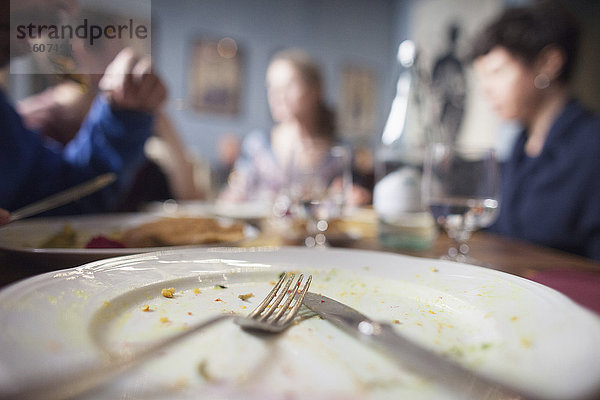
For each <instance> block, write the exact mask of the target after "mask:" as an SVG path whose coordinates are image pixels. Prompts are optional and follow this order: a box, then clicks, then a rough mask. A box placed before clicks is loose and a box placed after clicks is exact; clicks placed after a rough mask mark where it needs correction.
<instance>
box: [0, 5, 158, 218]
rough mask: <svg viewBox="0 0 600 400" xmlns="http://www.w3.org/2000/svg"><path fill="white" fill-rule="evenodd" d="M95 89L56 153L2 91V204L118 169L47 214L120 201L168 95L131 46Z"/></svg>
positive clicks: (10, 205) (3, 45)
mask: <svg viewBox="0 0 600 400" xmlns="http://www.w3.org/2000/svg"><path fill="white" fill-rule="evenodd" d="M35 1H36V0H25V1H23V2H21V3H19V6H22V7H25V6H32V5H34V3H35ZM62 2H64V3H70V2H69V1H66V0H64V1H62ZM7 3H8V1H4V0H2V2H1V5H2V11H3V12H2V13H1V14H2V16H1V17H0V18H1V19H2V21H0V25H2V26H6V25H7V24H8V22H9V21H8V18H9V15H10V14H9V12H8V9H5V8H6V7H7ZM28 3H30V4H28ZM49 3H52V1H50V2H47V3H44V5H46V6H48V4H49ZM58 3H61V2H58ZM58 3H57V4H58ZM36 4H37V3H36ZM61 4H62V3H61ZM55 6H56V5H55ZM50 10H52V8H50ZM9 42H10V37H9V31H8V30H6V29H0V49H2V50H3V51H2V52H0V64H1V65H0V66H4V65H6V64H7V63H8V62H9V53H8V52H7V51H5V50H6V49H7V48H8V43H9ZM100 87H101V89H102V90H103V94H101V95H99V96H98V97H97V98H96V99H95V101H94V103H93V105H92V107H91V109H90V111H89V113H88V115H87V117H86V119H85V121H84V122H83V124H82V126H81V129H80V131H79V132H78V134H77V136H76V137H75V138H74V139H73V140H72V141H71V142H69V144H68V145H66V146H65V147H64V149H61V150H56V149H55V148H51V147H48V146H47V143H46V142H45V141H44V140H43V138H42V137H41V136H40V135H39V134H38V133H36V132H32V131H30V130H28V129H26V128H25V127H24V126H23V122H22V120H21V118H20V116H19V115H18V113H17V112H16V111H15V109H14V107H13V106H12V104H11V103H10V102H9V100H8V99H7V97H6V95H5V94H4V93H3V92H2V91H1V90H0V187H1V188H2V189H0V209H4V210H8V211H14V210H16V209H18V208H20V207H23V206H25V205H27V204H29V203H32V202H34V201H37V200H40V199H42V198H44V197H46V196H49V195H51V194H54V193H56V192H59V191H61V190H64V189H66V188H68V187H71V186H74V185H76V184H79V183H81V182H84V181H86V180H89V179H91V178H93V177H95V176H98V175H100V174H103V173H105V172H114V173H116V174H117V181H116V182H115V183H114V184H112V185H110V186H109V187H107V188H105V189H104V190H102V191H100V192H98V193H96V194H94V195H90V196H88V197H86V198H83V199H81V200H79V201H77V202H75V203H72V204H69V205H66V206H63V207H60V208H58V209H56V210H53V211H52V212H50V213H49V214H74V213H89V212H105V211H110V210H111V208H112V207H113V206H114V205H115V204H116V203H117V201H118V200H119V194H120V193H122V191H123V189H124V188H126V187H127V185H128V184H129V183H130V181H131V179H132V176H133V173H134V172H135V171H136V169H137V167H138V166H139V165H140V163H141V162H142V161H143V160H144V152H143V146H144V143H145V141H146V139H147V138H148V137H149V136H150V135H151V133H152V115H153V113H154V112H155V111H157V110H158V108H159V107H160V105H161V104H162V103H163V101H164V100H165V98H166V88H165V86H164V85H163V83H162V82H161V80H160V79H159V78H158V76H157V75H155V74H154V73H152V72H151V69H150V62H149V59H148V58H141V59H138V57H137V56H136V54H135V53H134V52H133V51H132V50H131V49H124V50H123V51H121V52H120V53H119V54H118V55H117V57H116V58H115V59H114V61H113V62H112V63H111V64H110V65H109V66H108V67H107V69H106V71H105V74H104V77H103V78H102V80H101V82H100ZM0 214H2V215H5V211H2V212H1V213H0ZM2 220H3V221H6V217H3V218H2Z"/></svg>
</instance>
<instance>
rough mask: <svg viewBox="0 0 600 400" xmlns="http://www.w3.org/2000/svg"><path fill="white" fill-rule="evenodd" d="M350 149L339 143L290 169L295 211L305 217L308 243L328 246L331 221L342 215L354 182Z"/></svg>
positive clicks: (305, 242) (290, 192) (301, 217)
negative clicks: (327, 235) (327, 233)
mask: <svg viewBox="0 0 600 400" xmlns="http://www.w3.org/2000/svg"><path fill="white" fill-rule="evenodd" d="M350 158H351V157H350V150H349V148H348V147H347V146H343V145H336V146H332V147H331V148H329V149H326V150H323V151H321V152H319V153H316V154H315V157H313V159H312V160H309V162H303V163H300V162H297V163H295V164H294V167H293V168H291V170H290V171H289V172H288V175H289V194H290V200H291V202H292V206H291V209H292V213H293V214H294V215H295V216H296V217H299V218H300V219H303V220H305V221H306V232H305V233H306V235H307V236H306V237H305V239H304V244H305V245H306V246H307V247H326V246H327V238H326V232H327V229H328V228H329V221H331V220H332V219H334V218H338V217H340V216H341V215H342V213H343V210H344V207H345V204H346V198H347V197H348V193H349V190H351V185H352V174H351V166H350V165H351V161H350Z"/></svg>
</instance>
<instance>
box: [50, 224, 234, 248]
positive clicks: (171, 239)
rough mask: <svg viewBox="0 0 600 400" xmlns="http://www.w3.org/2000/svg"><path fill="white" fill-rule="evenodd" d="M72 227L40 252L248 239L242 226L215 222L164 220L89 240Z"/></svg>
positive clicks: (63, 230) (194, 243) (55, 235)
mask: <svg viewBox="0 0 600 400" xmlns="http://www.w3.org/2000/svg"><path fill="white" fill-rule="evenodd" d="M88 237H89V236H86V233H85V232H79V231H77V230H76V229H74V228H73V227H72V226H71V225H69V224H64V225H63V226H62V228H61V229H60V231H58V232H56V233H55V234H53V235H52V236H50V237H49V238H47V239H45V240H44V241H43V242H42V243H41V244H40V245H39V247H40V248H88V249H102V248H109V249H114V248H140V247H163V246H185V245H196V244H209V243H223V242H237V241H240V240H243V239H244V237H245V236H244V225H243V224H242V223H227V222H222V221H219V220H217V219H213V218H201V217H180V218H162V219H159V220H157V221H152V222H147V223H144V224H141V225H137V226H134V227H132V228H129V229H126V230H123V231H119V232H112V233H109V234H95V235H94V236H93V237H91V239H87V238H88Z"/></svg>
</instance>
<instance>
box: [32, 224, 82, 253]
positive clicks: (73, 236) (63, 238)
mask: <svg viewBox="0 0 600 400" xmlns="http://www.w3.org/2000/svg"><path fill="white" fill-rule="evenodd" d="M40 247H41V248H44V249H55V248H72V247H77V231H76V230H75V229H73V227H72V226H71V225H69V224H64V225H63V226H62V228H61V229H60V231H58V232H57V233H55V234H54V235H52V236H50V237H49V238H48V239H46V240H45V241H44V242H43V243H42V244H41V245H40Z"/></svg>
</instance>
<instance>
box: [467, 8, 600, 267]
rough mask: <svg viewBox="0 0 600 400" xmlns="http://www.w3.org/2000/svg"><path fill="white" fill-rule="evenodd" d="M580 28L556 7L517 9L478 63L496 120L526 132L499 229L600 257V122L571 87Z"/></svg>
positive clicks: (484, 42) (494, 26)
mask: <svg viewBox="0 0 600 400" xmlns="http://www.w3.org/2000/svg"><path fill="white" fill-rule="evenodd" d="M578 37H579V27H578V25H577V23H576V22H575V20H574V19H573V17H572V16H571V15H570V14H569V13H568V12H567V11H566V10H564V9H563V8H562V7H560V6H559V5H558V4H557V3H556V2H550V1H543V2H537V3H534V4H533V5H531V6H525V7H516V8H509V9H507V10H505V11H504V12H503V13H502V15H500V16H499V17H498V18H497V19H496V20H494V21H493V22H491V23H490V24H489V25H488V26H487V27H486V28H485V29H484V30H483V32H482V33H481V34H480V35H478V36H477V38H476V40H475V42H474V45H473V53H472V57H473V60H474V67H475V71H476V73H477V74H478V75H479V77H480V79H481V84H482V88H483V90H484V91H485V93H486V95H487V96H488V97H489V99H490V101H491V105H492V107H493V108H494V110H495V111H496V113H497V114H498V115H499V116H500V117H501V118H502V119H505V120H515V121H518V122H519V123H520V125H521V126H522V132H521V134H520V136H519V137H518V139H517V140H516V142H515V144H514V148H513V151H512V154H511V156H510V158H509V159H508V160H507V162H506V163H505V165H503V167H502V192H501V210H500V213H499V216H498V219H497V221H496V222H495V224H494V225H493V226H492V227H491V231H493V232H496V233H499V234H502V235H506V236H510V237H514V238H518V239H524V240H526V241H530V242H533V243H536V244H540V245H544V246H549V247H554V248H557V249H560V250H564V251H567V252H572V253H576V254H579V255H582V256H585V257H589V258H593V259H595V260H600V117H599V116H598V115H595V114H593V113H592V112H590V111H588V110H587V109H586V108H585V107H584V106H583V105H582V104H581V103H580V102H579V101H577V100H576V99H575V98H574V97H573V96H572V94H571V93H570V90H569V82H570V79H571V77H572V76H573V71H574V64H575V57H576V50H577V42H578Z"/></svg>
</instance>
